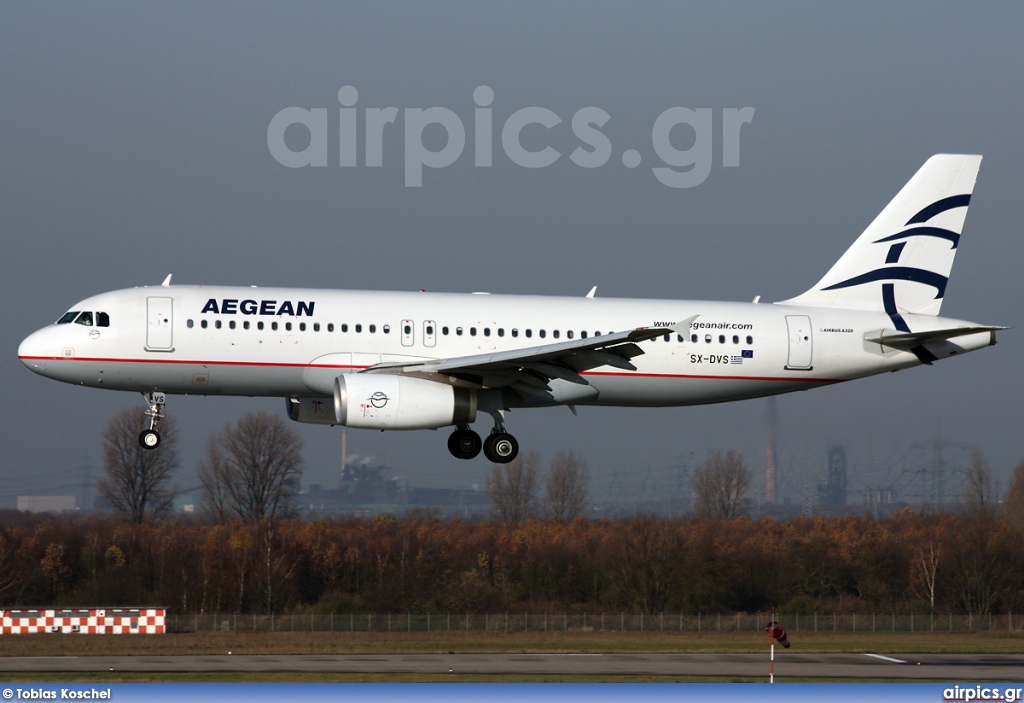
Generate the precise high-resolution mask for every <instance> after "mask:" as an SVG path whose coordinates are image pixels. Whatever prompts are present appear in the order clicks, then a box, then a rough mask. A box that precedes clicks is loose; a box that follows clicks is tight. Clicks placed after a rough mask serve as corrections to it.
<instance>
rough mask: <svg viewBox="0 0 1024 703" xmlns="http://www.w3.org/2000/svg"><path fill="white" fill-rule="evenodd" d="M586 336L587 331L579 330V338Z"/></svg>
mask: <svg viewBox="0 0 1024 703" xmlns="http://www.w3.org/2000/svg"><path fill="white" fill-rule="evenodd" d="M586 338H587V331H586V330H583V331H582V332H580V339H586Z"/></svg>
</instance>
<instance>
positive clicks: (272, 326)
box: [270, 322, 277, 332]
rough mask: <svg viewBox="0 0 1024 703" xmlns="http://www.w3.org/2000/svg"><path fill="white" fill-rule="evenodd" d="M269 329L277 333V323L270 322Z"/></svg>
mask: <svg viewBox="0 0 1024 703" xmlns="http://www.w3.org/2000/svg"><path fill="white" fill-rule="evenodd" d="M270 329H272V330H274V331H275V332H276V331H277V323H276V322H271V323H270Z"/></svg>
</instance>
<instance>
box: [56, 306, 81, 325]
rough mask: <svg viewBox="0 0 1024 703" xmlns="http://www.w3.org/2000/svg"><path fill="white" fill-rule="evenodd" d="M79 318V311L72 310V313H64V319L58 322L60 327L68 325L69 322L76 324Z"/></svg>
mask: <svg viewBox="0 0 1024 703" xmlns="http://www.w3.org/2000/svg"><path fill="white" fill-rule="evenodd" d="M76 317H78V311H77V310H72V311H71V312H66V313H64V315H63V317H61V318H60V319H59V320H57V324H58V325H66V324H68V323H69V322H74V321H75V318H76Z"/></svg>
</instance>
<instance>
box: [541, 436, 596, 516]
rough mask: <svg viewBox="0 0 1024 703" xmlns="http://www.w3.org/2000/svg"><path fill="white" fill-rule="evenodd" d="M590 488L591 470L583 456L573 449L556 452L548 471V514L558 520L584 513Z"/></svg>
mask: <svg viewBox="0 0 1024 703" xmlns="http://www.w3.org/2000/svg"><path fill="white" fill-rule="evenodd" d="M589 490H590V472H589V471H588V470H587V462H586V461H585V460H584V459H583V457H581V456H580V455H579V454H577V453H576V452H572V451H569V452H565V451H561V452H558V453H557V454H555V458H554V459H552V460H551V468H550V471H549V473H548V483H547V508H548V514H549V515H550V516H551V517H553V518H555V519H556V520H572V519H573V518H575V517H578V516H579V515H582V514H583V511H584V510H585V509H586V506H587V494H588V493H589Z"/></svg>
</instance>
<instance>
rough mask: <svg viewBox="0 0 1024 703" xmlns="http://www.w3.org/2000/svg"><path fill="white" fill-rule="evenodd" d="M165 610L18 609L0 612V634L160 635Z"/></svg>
mask: <svg viewBox="0 0 1024 703" xmlns="http://www.w3.org/2000/svg"><path fill="white" fill-rule="evenodd" d="M166 618H167V609H166V608H67V609H46V608H18V609H12V610H0V634H3V635H24V634H33V633H44V632H49V633H77V634H83V635H137V634H143V635H162V634H164V633H165V632H167V626H166Z"/></svg>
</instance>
